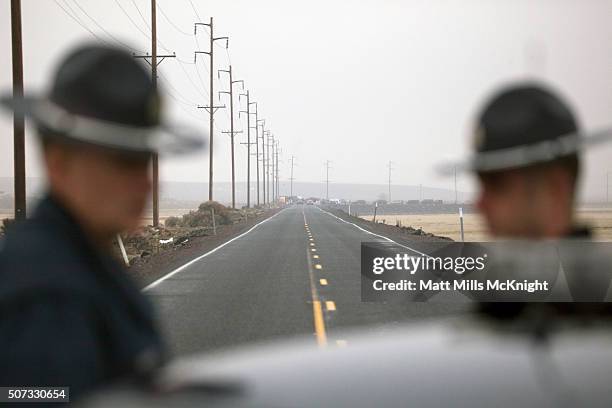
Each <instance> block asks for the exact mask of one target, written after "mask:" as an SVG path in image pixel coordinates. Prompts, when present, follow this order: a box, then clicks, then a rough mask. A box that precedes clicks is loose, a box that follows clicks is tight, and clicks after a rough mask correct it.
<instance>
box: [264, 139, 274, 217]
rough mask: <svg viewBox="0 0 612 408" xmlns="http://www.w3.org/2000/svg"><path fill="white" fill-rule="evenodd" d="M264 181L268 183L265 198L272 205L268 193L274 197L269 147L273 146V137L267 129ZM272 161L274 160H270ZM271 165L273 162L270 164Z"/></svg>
mask: <svg viewBox="0 0 612 408" xmlns="http://www.w3.org/2000/svg"><path fill="white" fill-rule="evenodd" d="M266 136H267V138H266V142H267V143H266V147H267V149H266V183H267V184H268V186H267V190H266V191H267V196H266V197H267V199H268V205H270V206H271V205H272V201H271V200H270V194H272V199H274V191H271V189H270V167H271V165H270V147H272V148H274V137H273V136H272V132H271V131H269V130H266ZM270 141H272V144H270ZM272 155H274V151H272ZM272 163H274V162H272ZM272 165H273V164H272ZM272 188H274V184H272Z"/></svg>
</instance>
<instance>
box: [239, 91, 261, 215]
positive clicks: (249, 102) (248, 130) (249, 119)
mask: <svg viewBox="0 0 612 408" xmlns="http://www.w3.org/2000/svg"><path fill="white" fill-rule="evenodd" d="M242 96H246V100H247V109H246V110H245V111H243V110H241V111H240V112H238V117H240V114H241V113H246V117H247V141H246V143H241V144H245V145H246V147H247V208H251V145H253V144H254V145H256V146H257V139H255V143H253V142H251V129H253V128H254V129H255V130H257V126H251V115H256V116H255V121H257V102H251V99H250V95H249V91H246V93H245V94H240V95H239V96H238V99H240V97H242ZM251 105H255V112H251ZM255 123H257V122H255ZM256 155H257V154H256ZM257 169H258V170H257V205H259V167H258V168H257Z"/></svg>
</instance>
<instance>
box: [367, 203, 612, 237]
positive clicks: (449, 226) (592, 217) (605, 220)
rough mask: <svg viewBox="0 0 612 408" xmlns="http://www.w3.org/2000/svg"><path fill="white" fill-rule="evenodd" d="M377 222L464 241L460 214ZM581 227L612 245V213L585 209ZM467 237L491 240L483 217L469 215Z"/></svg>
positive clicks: (579, 216)
mask: <svg viewBox="0 0 612 408" xmlns="http://www.w3.org/2000/svg"><path fill="white" fill-rule="evenodd" d="M361 218H363V219H366V220H369V221H371V220H372V216H371V215H370V216H363V217H361ZM376 218H377V220H380V221H382V220H385V222H386V223H387V224H391V225H395V223H396V222H397V221H398V220H399V221H400V222H401V225H403V226H411V227H413V228H422V229H423V230H424V231H426V232H431V233H432V234H435V235H441V236H444V237H449V238H452V239H454V240H459V239H460V227H459V215H458V214H409V215H406V214H405V215H379V216H377V217H376ZM576 220H577V222H578V223H579V224H584V225H588V226H590V227H592V228H593V233H594V238H595V240H597V241H612V210H610V209H584V210H580V211H578V212H577V214H576ZM463 228H464V236H465V240H466V241H488V240H491V237H490V235H489V234H488V233H487V229H486V225H485V223H484V220H483V218H482V216H480V215H478V214H466V215H465V216H464V218H463Z"/></svg>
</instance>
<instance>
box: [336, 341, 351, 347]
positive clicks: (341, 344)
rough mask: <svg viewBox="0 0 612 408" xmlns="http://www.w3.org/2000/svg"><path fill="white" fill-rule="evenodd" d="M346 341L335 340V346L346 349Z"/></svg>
mask: <svg viewBox="0 0 612 408" xmlns="http://www.w3.org/2000/svg"><path fill="white" fill-rule="evenodd" d="M347 344H348V343H347V341H346V340H336V346H338V347H346V346H347Z"/></svg>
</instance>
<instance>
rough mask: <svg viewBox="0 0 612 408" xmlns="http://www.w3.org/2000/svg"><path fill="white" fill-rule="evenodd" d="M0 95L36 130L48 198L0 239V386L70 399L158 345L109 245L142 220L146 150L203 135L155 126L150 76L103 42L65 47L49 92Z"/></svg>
mask: <svg viewBox="0 0 612 408" xmlns="http://www.w3.org/2000/svg"><path fill="white" fill-rule="evenodd" d="M1 102H2V105H4V106H5V107H7V108H9V109H11V110H13V111H15V112H17V113H19V114H23V115H25V116H26V117H27V118H29V119H30V120H31V121H32V122H33V123H34V125H35V126H36V128H37V134H38V136H39V139H40V141H41V144H42V151H43V159H44V165H45V169H46V173H47V176H48V193H47V194H46V197H45V198H44V199H43V200H42V202H41V203H40V205H39V206H38V208H37V209H36V210H35V212H34V214H33V215H32V217H31V218H30V219H29V220H26V221H24V222H23V223H21V224H19V223H18V224H17V225H15V226H14V227H12V228H11V229H9V231H8V232H7V235H6V237H5V240H4V242H2V243H0V333H2V335H1V336H0V385H1V386H69V387H70V395H71V399H72V398H74V397H77V398H78V397H79V396H81V395H82V394H83V393H86V392H87V391H90V390H93V389H94V388H97V387H99V386H102V385H106V384H109V383H111V382H115V381H122V380H130V379H138V378H146V376H147V374H148V373H149V372H150V371H151V370H152V369H154V368H155V367H157V366H158V365H159V364H161V363H162V362H163V360H164V348H163V345H162V341H161V339H160V335H159V333H158V329H157V327H156V324H155V321H154V315H153V312H152V309H151V306H150V304H149V302H148V301H147V299H146V298H145V297H144V296H143V295H142V294H141V293H140V290H139V288H138V287H137V286H136V285H135V284H134V283H133V282H132V281H131V280H130V279H129V278H128V276H127V275H125V274H124V273H123V270H122V267H121V265H120V264H119V263H117V262H116V261H115V260H114V258H113V257H112V256H111V254H110V249H111V246H112V240H113V238H114V237H115V236H116V234H117V233H119V232H121V231H125V230H129V229H132V228H134V227H137V226H138V224H139V222H140V217H141V215H142V212H143V210H144V208H145V204H146V201H147V198H148V195H149V192H150V190H151V180H150V176H149V165H150V161H151V157H152V154H153V153H167V152H171V153H182V152H188V151H193V150H194V149H197V148H199V147H200V146H201V145H202V144H203V140H202V139H201V138H199V137H195V136H194V135H193V134H190V133H185V132H178V131H176V130H173V129H171V128H170V127H169V126H168V125H166V124H165V123H163V121H162V120H161V117H160V96H159V94H158V93H157V91H156V89H155V87H154V86H153V82H152V81H151V78H150V75H149V73H148V71H147V70H146V69H145V67H144V66H141V65H140V64H139V63H137V62H136V61H135V59H134V58H133V57H132V56H131V55H130V54H128V53H127V52H125V51H122V50H119V49H115V48H111V47H106V46H100V45H83V46H80V47H77V48H76V49H74V50H72V51H71V52H70V53H69V54H68V55H67V57H66V58H65V59H64V60H63V61H62V62H61V63H60V64H59V67H58V69H57V71H56V73H55V76H54V81H53V83H52V86H51V89H50V92H49V93H48V94H47V95H44V96H34V97H24V98H21V99H17V100H16V99H11V98H9V97H5V98H2V100H1Z"/></svg>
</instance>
